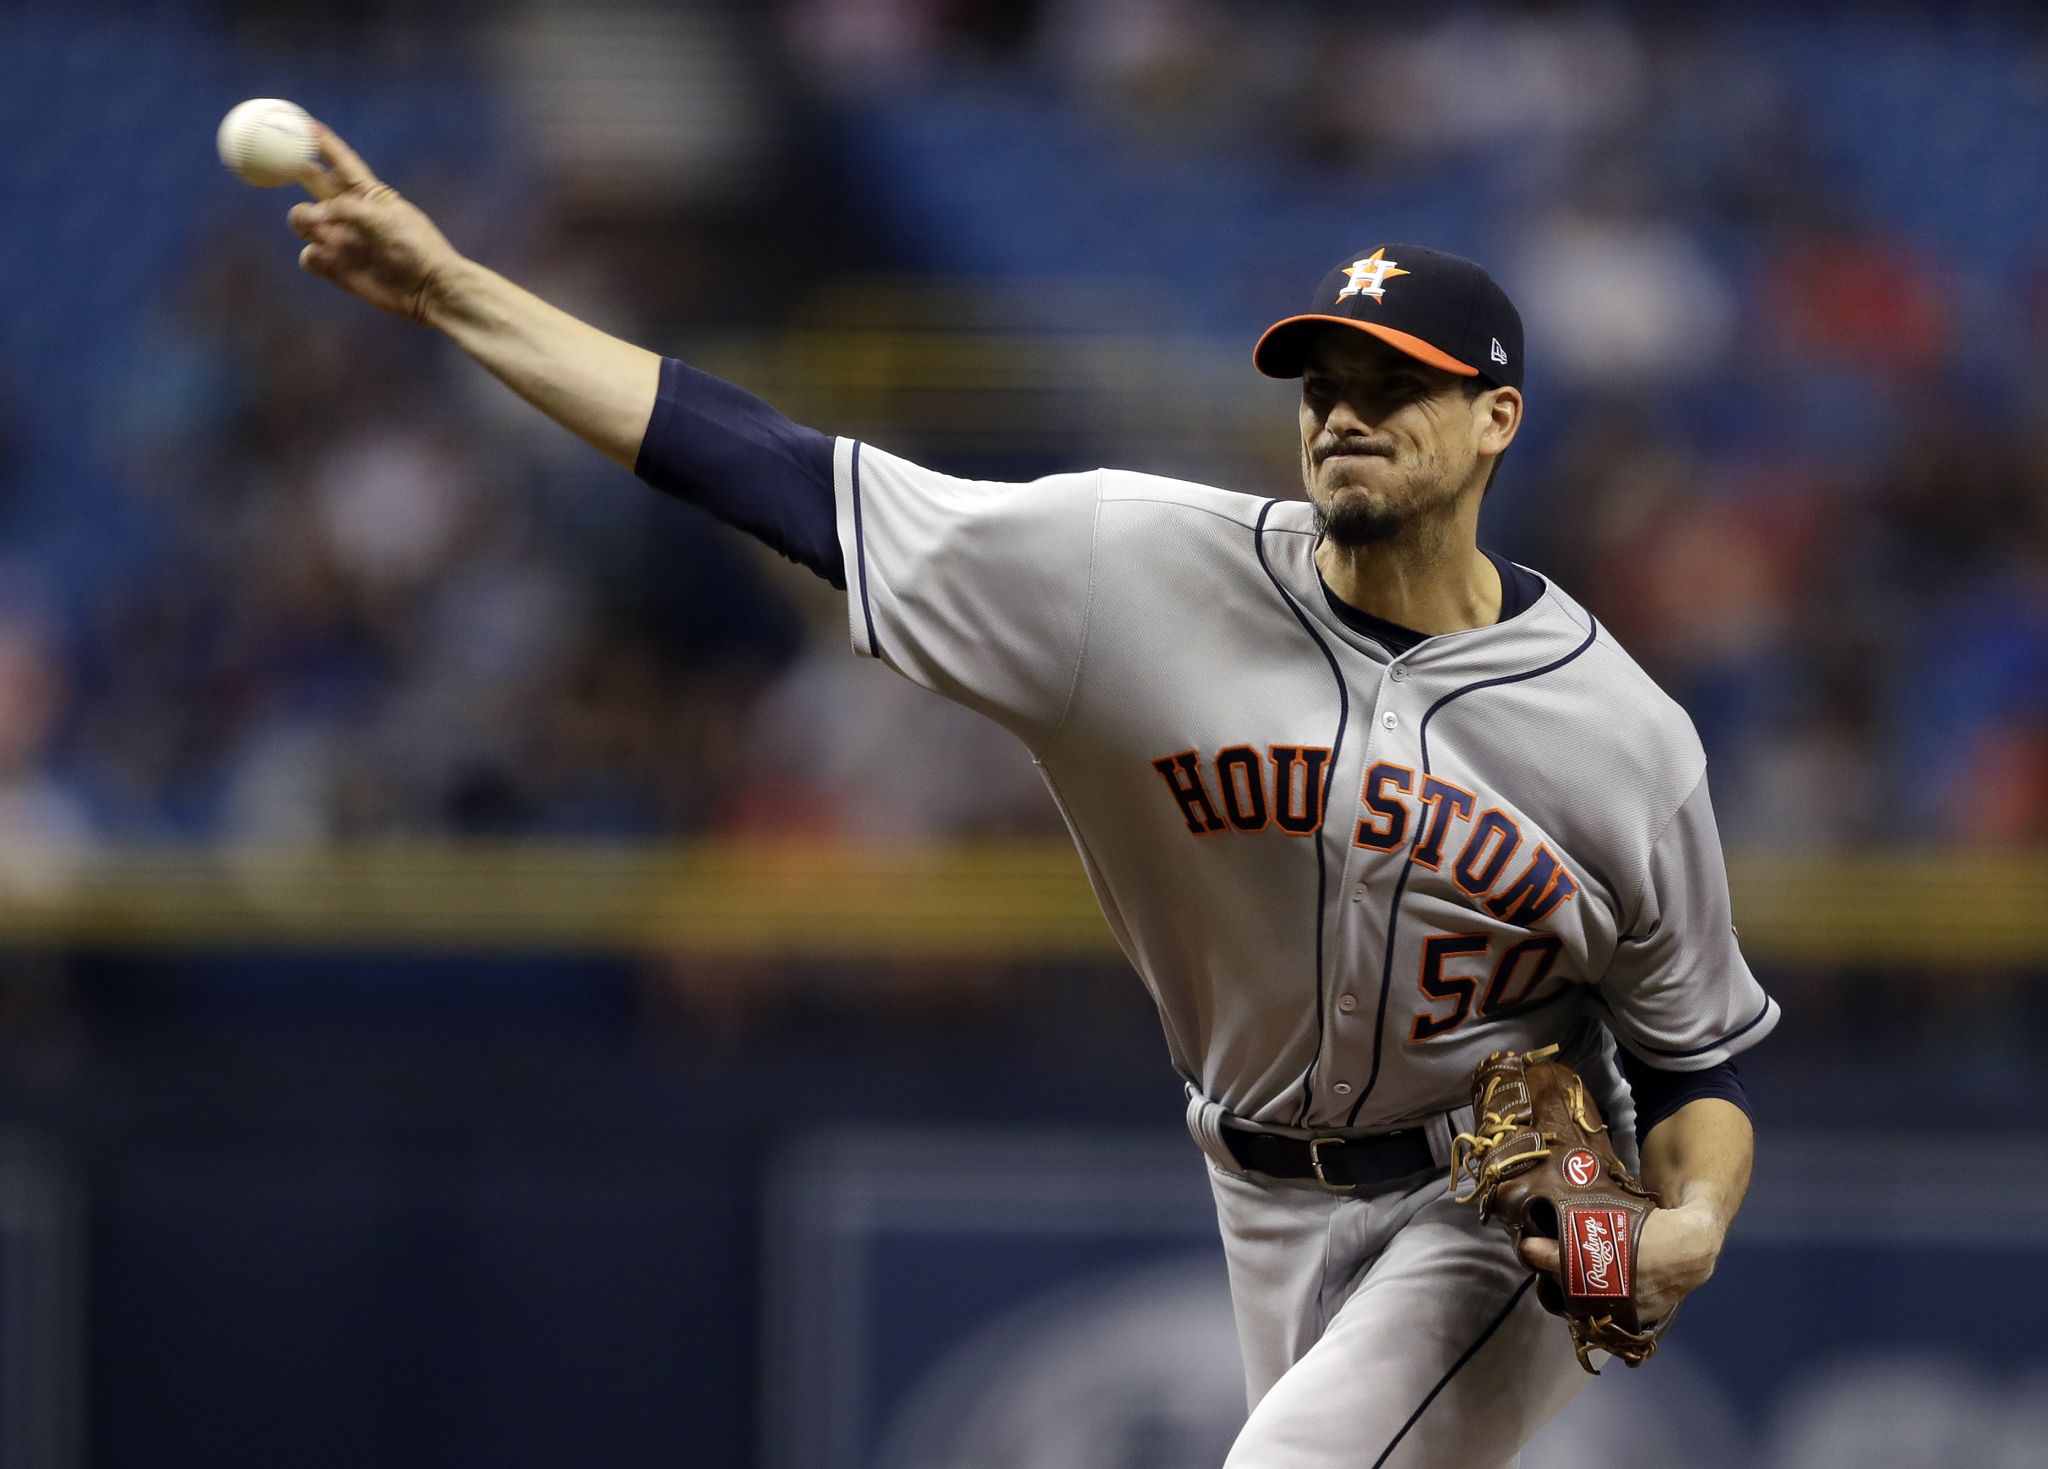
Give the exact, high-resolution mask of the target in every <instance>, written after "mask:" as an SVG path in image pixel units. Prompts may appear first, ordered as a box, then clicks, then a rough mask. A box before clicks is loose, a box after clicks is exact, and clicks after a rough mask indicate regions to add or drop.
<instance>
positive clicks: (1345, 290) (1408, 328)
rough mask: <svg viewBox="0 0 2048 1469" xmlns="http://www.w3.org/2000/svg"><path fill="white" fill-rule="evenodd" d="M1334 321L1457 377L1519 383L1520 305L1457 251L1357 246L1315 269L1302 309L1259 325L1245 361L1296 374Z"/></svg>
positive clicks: (1271, 373)
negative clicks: (1314, 283) (1314, 284)
mask: <svg viewBox="0 0 2048 1469" xmlns="http://www.w3.org/2000/svg"><path fill="white" fill-rule="evenodd" d="M1340 326H1343V327H1354V328H1356V329H1357V330H1359V331H1362V332H1370V333H1371V334H1372V335H1373V336H1375V337H1378V338H1379V339H1380V340H1381V341H1383V342H1385V343H1386V344H1387V345H1388V346H1390V347H1396V348H1399V349H1400V350H1401V351H1403V352H1406V353H1407V354H1408V355H1409V356H1410V357H1413V358H1415V359H1416V360H1417V361H1419V362H1427V363H1428V364H1429V365H1430V366H1431V367H1440V368H1442V369H1443V370H1444V371H1445V372H1450V373H1456V374H1457V375H1458V376H1459V377H1476V378H1481V379H1483V380H1484V381H1486V382H1489V383H1491V384H1493V385H1494V386H1495V387H1506V388H1519V387H1520V386H1521V385H1522V315H1521V313H1520V312H1518V311H1516V310H1515V303H1514V302H1512V301H1510V300H1509V299H1508V294H1507V292H1506V291H1503V290H1502V289H1501V288H1500V287H1499V286H1498V285H1496V284H1494V280H1493V277H1492V276H1490V275H1488V274H1487V273H1486V272H1485V271H1484V270H1483V269H1481V268H1480V267H1479V266H1477V265H1475V264H1473V263H1472V262H1471V261H1469V260H1467V259H1465V257H1464V256H1462V255H1448V254H1445V253H1444V252H1443V251H1442V250H1432V249H1430V248H1429V247H1427V246H1426V245H1380V246H1376V247H1375V248H1373V249H1371V250H1362V251H1360V252H1359V253H1358V254H1356V255H1354V256H1352V257H1350V258H1349V259H1347V260H1345V261H1344V262H1343V263H1342V264H1340V265H1339V266H1337V268H1336V269H1335V270H1332V271H1331V272H1330V273H1329V274H1328V275H1326V276H1324V277H1323V283H1322V285H1321V286H1320V287H1319V288H1318V289H1317V291H1316V295H1315V300H1313V301H1312V302H1310V303H1309V309H1308V310H1307V311H1306V312H1305V313H1303V314H1302V315H1300V316H1289V317H1284V318H1282V319H1281V320H1279V321H1276V322H1274V323H1273V324H1272V325H1271V326H1269V327H1267V328H1266V334H1265V335H1264V336H1262V337H1260V338H1259V345H1258V346H1257V347H1255V348H1253V349H1252V361H1253V362H1254V363H1256V364H1257V365H1258V369H1259V371H1260V372H1263V373H1264V374H1265V375H1266V376H1267V377H1300V376H1301V367H1302V364H1303V363H1304V362H1305V361H1307V360H1308V353H1309V348H1310V346H1311V345H1313V344H1314V342H1315V340H1316V338H1318V337H1320V336H1321V335H1322V334H1323V333H1324V332H1326V331H1329V330H1331V329H1332V328H1334V327H1340Z"/></svg>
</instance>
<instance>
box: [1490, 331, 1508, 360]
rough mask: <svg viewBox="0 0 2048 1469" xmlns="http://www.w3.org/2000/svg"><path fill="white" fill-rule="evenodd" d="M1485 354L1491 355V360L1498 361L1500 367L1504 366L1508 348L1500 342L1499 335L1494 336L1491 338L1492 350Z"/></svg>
mask: <svg viewBox="0 0 2048 1469" xmlns="http://www.w3.org/2000/svg"><path fill="white" fill-rule="evenodd" d="M1487 355H1488V356H1490V357H1492V358H1493V360H1494V361H1495V362H1498V363H1499V364H1500V365H1501V366H1502V367H1506V366H1507V365H1508V349H1507V348H1505V347H1503V346H1502V345H1501V344H1500V338H1499V337H1495V338H1494V339H1493V351H1492V352H1490V353H1488V354H1487Z"/></svg>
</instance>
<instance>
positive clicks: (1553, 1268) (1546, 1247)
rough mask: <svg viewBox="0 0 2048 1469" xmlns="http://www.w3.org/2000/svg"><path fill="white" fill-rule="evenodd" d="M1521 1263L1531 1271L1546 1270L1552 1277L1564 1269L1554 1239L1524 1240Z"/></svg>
mask: <svg viewBox="0 0 2048 1469" xmlns="http://www.w3.org/2000/svg"><path fill="white" fill-rule="evenodd" d="M1521 1256H1522V1263H1523V1264H1524V1265H1527V1266H1528V1267H1529V1268H1530V1269H1532V1270H1547V1271H1549V1272H1550V1273H1551V1274H1552V1275H1556V1274H1558V1273H1559V1272H1560V1271H1561V1270H1563V1268H1564V1262H1563V1261H1562V1260H1561V1259H1559V1257H1558V1252H1557V1241H1556V1240H1554V1239H1524V1240H1523V1241H1522V1248H1521Z"/></svg>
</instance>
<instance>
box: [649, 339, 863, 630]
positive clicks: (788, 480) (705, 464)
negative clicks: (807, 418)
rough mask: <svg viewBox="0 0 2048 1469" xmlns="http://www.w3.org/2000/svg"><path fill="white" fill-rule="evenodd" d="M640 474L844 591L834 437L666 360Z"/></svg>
mask: <svg viewBox="0 0 2048 1469" xmlns="http://www.w3.org/2000/svg"><path fill="white" fill-rule="evenodd" d="M633 473H635V474H637V475H638V476H639V477H640V478H641V479H642V480H645V481H646V482H647V483H648V484H650V485H652V486H654V488H655V489H657V490H660V491H662V492H663V493H664V494H670V495H674V496H675V497H676V498H677V499H679V500H687V501H689V502H690V503H691V504H692V505H696V506H700V507H702V508H703V509H705V510H708V511H710V512H711V513H712V514H713V515H715V516H717V517H718V518H719V519H720V520H722V521H724V522H725V523H726V524H727V525H730V526H733V527H734V528H736V529H738V530H743V531H745V532H746V533H747V534H748V535H750V536H752V537H754V538H755V539H756V540H758V541H760V542H762V543H763V544H764V545H766V546H768V547H769V548H771V549H772V550H775V551H779V552H781V553H782V554H783V555H784V556H787V557H788V558H789V559H790V560H792V561H794V562H796V563H797V564H798V565H800V566H807V567H809V568H810V569H811V570H812V571H815V572H816V573H818V575H820V576H822V577H824V578H825V580H827V581H829V582H830V583H832V585H833V586H835V587H838V588H839V589H840V590H841V591H844V590H845V589H846V558H845V556H844V555H843V554H842V553H841V551H840V549H839V528H838V517H837V512H836V509H835V506H834V502H833V497H832V439H831V437H830V436H829V435H826V434H821V433H819V432H818V431H817V430H816V429H812V428H805V427H804V426H803V425H802V424H800V423H793V422H791V421H790V420H789V419H788V418H786V417H784V416H783V415H782V414H781V413H779V412H777V411H776V410H775V409H773V408H771V407H769V406H768V405H767V404H766V403H763V402H762V401H761V400H760V399H759V398H756V397H755V396H754V395H753V394H752V393H749V392H747V391H746V390H745V389H743V388H736V387H734V386H733V385H732V384H731V383H729V382H726V381H725V380H724V379H723V378H716V377H713V376H712V375H711V374H710V373H708V372H699V371H698V370H697V369H696V368H694V367H690V366H688V365H686V364H684V363H681V362H678V361H676V360H675V359H674V358H672V357H670V358H664V359H662V364H661V390H660V392H659V393H658V394H656V396H655V399H654V412H653V413H652V414H651V415H649V417H648V420H647V434H646V437H645V438H643V439H642V440H641V442H640V457H639V459H638V460H637V461H636V462H635V463H634V465H633Z"/></svg>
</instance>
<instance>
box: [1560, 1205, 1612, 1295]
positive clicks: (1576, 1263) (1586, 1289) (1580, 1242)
mask: <svg viewBox="0 0 2048 1469" xmlns="http://www.w3.org/2000/svg"><path fill="white" fill-rule="evenodd" d="M1565 1238H1566V1243H1567V1248H1566V1250H1565V1256H1566V1259H1565V1264H1566V1275H1565V1285H1566V1288H1567V1289H1568V1290H1569V1291H1570V1293H1571V1294H1572V1295H1575V1296H1615V1297H1624V1296H1626V1295H1627V1294H1628V1253H1627V1251H1628V1215H1627V1214H1625V1213H1623V1212H1622V1211H1621V1210H1619V1209H1573V1210H1571V1211H1569V1215H1568V1229H1567V1232H1566V1236H1565Z"/></svg>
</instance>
